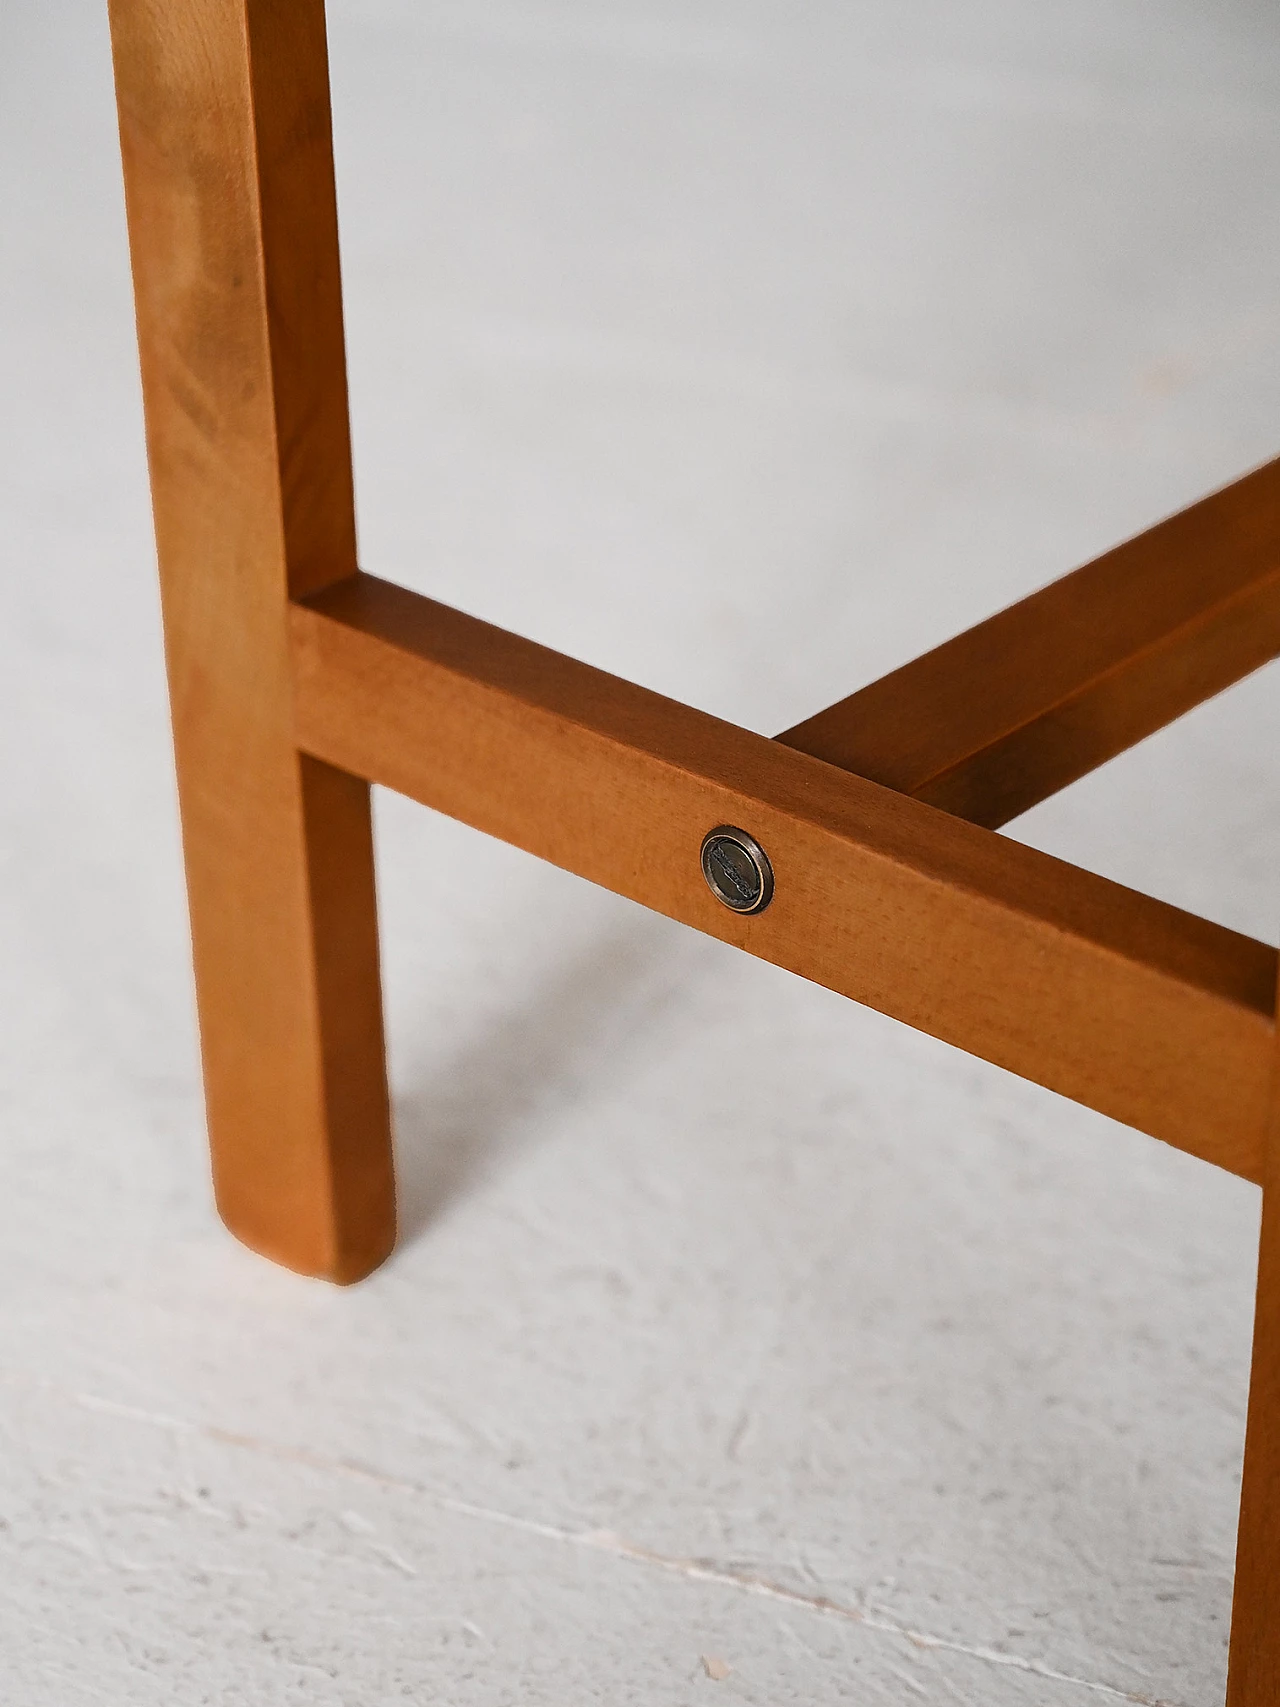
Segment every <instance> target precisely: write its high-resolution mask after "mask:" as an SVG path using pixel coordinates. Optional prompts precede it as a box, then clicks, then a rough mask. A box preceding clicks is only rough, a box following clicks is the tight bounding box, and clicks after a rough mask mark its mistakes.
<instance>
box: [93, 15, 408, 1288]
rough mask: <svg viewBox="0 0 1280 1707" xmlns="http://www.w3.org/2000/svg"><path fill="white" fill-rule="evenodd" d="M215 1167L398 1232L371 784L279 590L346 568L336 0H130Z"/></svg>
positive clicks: (266, 1240)
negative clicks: (309, 688)
mask: <svg viewBox="0 0 1280 1707" xmlns="http://www.w3.org/2000/svg"><path fill="white" fill-rule="evenodd" d="M111 26H112V40H113V47H114V53H115V63H116V79H117V91H118V99H119V110H120V135H121V144H122V149H123V154H124V166H125V184H126V194H127V206H128V217H129V235H130V243H131V249H132V255H133V270H134V285H135V291H136V297H137V314H138V335H139V343H140V348H141V358H142V377H143V389H144V395H145V403H146V423H147V447H148V454H149V458H150V464H151V484H152V494H153V502H154V510H155V526H156V539H157V544H158V550H159V560H160V580H161V591H162V598H163V606H164V627H165V645H166V652H167V658H168V670H169V685H170V697H171V702H172V709H173V733H174V746H175V750H176V756H177V767H178V788H179V798H180V802H181V811H182V827H183V845H184V849H185V855H186V866H187V887H188V893H189V897H190V908H191V928H192V940H193V945H194V959H195V978H196V1000H197V1006H198V1009H199V1017H200V1034H201V1047H202V1053H203V1059H204V1077H205V1094H206V1103H207V1108H208V1120H209V1136H210V1142H211V1146H212V1158H213V1176H214V1185H215V1190H216V1193H217V1199H218V1205H219V1208H220V1210H221V1212H222V1214H223V1216H224V1217H225V1219H226V1221H227V1223H228V1225H229V1226H230V1227H231V1228H232V1229H233V1230H234V1231H235V1232H236V1233H237V1234H239V1236H240V1237H241V1238H242V1239H244V1240H245V1241H246V1242H247V1243H248V1244H250V1245H252V1246H253V1247H254V1248H255V1249H257V1250H260V1251H263V1252H265V1253H266V1254H267V1255H269V1256H272V1257H275V1258H276V1259H278V1260H279V1261H281V1262H284V1263H287V1264H289V1265H290V1266H291V1267H294V1268H299V1269H303V1270H305V1271H307V1272H309V1273H315V1274H324V1275H328V1276H331V1277H332V1278H334V1279H338V1280H350V1279H355V1278H357V1277H358V1276H360V1275H362V1274H365V1273H367V1272H368V1271H369V1269H370V1268H372V1267H374V1266H375V1265H376V1264H377V1263H378V1262H380V1261H381V1259H382V1258H383V1257H384V1256H385V1255H386V1253H387V1251H388V1250H389V1249H390V1248H391V1245H392V1242H393V1239H394V1226H395V1217H394V1199H393V1188H392V1175H391V1152H390V1135H389V1120H388V1111H387V1090H386V1077H385V1068H384V1065H383V1045H382V1021H381V997H380V993H379V980H378V952H377V926H376V916H375V909H374V888H373V856H372V843H371V836H370V822H369V790H368V783H367V782H366V781H365V780H364V779H361V778H356V777H354V776H351V775H347V774H344V773H342V772H341V771H337V770H334V769H332V768H331V767H329V766H327V765H324V764H320V763H317V762H316V761H315V760H314V759H309V758H306V757H303V756H301V755H300V754H299V753H298V751H297V747H296V744H295V741H294V737H293V713H292V705H291V689H290V665H289V652H288V634H287V624H286V619H287V610H288V599H289V595H290V593H295V594H301V593H308V592H314V591H315V590H317V589H318V588H321V587H324V586H327V585H329V584H331V583H333V582H335V581H338V580H341V579H342V577H344V576H346V575H350V574H351V573H352V571H353V569H354V567H355V532H354V521H353V505H352V491H351V459H350V450H349V445H348V429H347V397H346V377H345V368H344V356H343V339H342V305H341V294H340V287H339V276H338V247H337V221H336V214H335V207H334V190H333V163H332V151H331V147H330V139H329V95H328V65H327V59H326V51H325V36H324V13H323V8H322V5H321V0H287V3H275V4H253V5H250V6H247V7H246V6H243V5H239V4H232V3H229V0H112V4H111Z"/></svg>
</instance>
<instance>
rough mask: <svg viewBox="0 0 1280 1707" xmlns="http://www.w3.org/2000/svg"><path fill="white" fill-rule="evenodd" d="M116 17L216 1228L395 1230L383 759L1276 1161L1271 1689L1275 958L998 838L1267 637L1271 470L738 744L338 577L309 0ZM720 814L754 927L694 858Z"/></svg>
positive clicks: (1265, 1293) (1259, 1523) (1224, 680)
mask: <svg viewBox="0 0 1280 1707" xmlns="http://www.w3.org/2000/svg"><path fill="white" fill-rule="evenodd" d="M110 7H111V23H112V38H113V46H114V52H115V61H116V77H117V90H118V97H119V107H120V132H121V142H122V148H123V156H124V165H125V182H126V192H127V205H128V216H129V231H130V242H131V248H132V254H133V265H134V282H135V289H136V296H137V311H138V330H139V343H140V349H141V360H142V375H143V389H144V394H145V402H146V419H147V441H148V451H149V456H150V464H151V480H152V490H153V496H154V508H155V522H156V538H157V545H158V552H159V560H160V579H161V591H162V600H163V607H164V621H165V640H166V651H167V659H168V670H169V681H170V692H171V700H172V709H173V728H174V744H175V751H176V757H177V768H178V783H179V797H180V803H181V811H182V822H183V839H184V849H185V857H186V865H187V880H188V889H189V894H190V905H191V923H192V937H193V944H194V961H195V976H196V996H197V1005H198V1009H199V1017H200V1030H201V1047H202V1054H203V1061H204V1073H205V1086H206V1096H207V1105H208V1119H209V1132H210V1141H211V1149H212V1157H213V1173H214V1184H215V1190H216V1194H217V1199H218V1204H219V1208H220V1210H221V1212H222V1214H223V1216H224V1217H225V1219H226V1221H227V1223H228V1225H229V1226H230V1227H231V1228H232V1229H233V1230H234V1231H235V1232H236V1233H237V1234H239V1236H240V1237H241V1238H243V1239H244V1240H245V1241H246V1242H247V1243H249V1244H250V1245H252V1246H254V1247H255V1248H256V1249H257V1250H260V1251H263V1252H265V1253H266V1254H268V1255H270V1256H272V1257H274V1258H276V1259H277V1260H279V1261H281V1262H284V1263H287V1264H289V1265H290V1266H292V1267H294V1268H297V1269H300V1270H302V1271H303V1272H305V1273H309V1274H317V1275H325V1276H328V1277H329V1278H331V1279H335V1280H352V1279H355V1278H358V1277H359V1276H360V1275H362V1274H365V1273H367V1272H368V1271H369V1270H370V1269H371V1268H373V1267H374V1266H376V1264H377V1263H378V1262H379V1261H381V1259H382V1258H383V1257H384V1256H385V1255H386V1254H387V1252H388V1251H389V1249H390V1248H391V1245H392V1243H393V1240H394V1232H395V1214H394V1191H393V1182H392V1169H391V1150H390V1128H389V1117H388V1099H387V1086H386V1074H385V1066H384V1054H383V1040H382V1016H381V996H380V990H379V979H378V949H377V923H376V911H375V900H374V875H373V849H372V839H371V832H370V818H369V781H370V780H373V781H377V782H381V783H384V784H386V785H387V786H389V787H392V788H396V789H399V790H400V791H402V792H403V793H405V794H408V795H411V796H413V797H414V798H416V799H418V800H421V801H424V802H425V803H427V804H428V805H431V806H434V807H436V808H438V809H439V810H441V811H444V812H448V813H451V814H452V815H454V816H455V817H458V818H461V819H463V820H465V821H466V822H467V823H470V824H473V825H475V826H477V827H478V828H480V829H482V830H486V831H488V832H489V833H490V834H493V835H497V836H501V837H503V838H505V839H506V840H508V841H511V842H513V843H515V844H517V845H518V846H520V847H523V848H526V849H528V850H529V851H530V852H532V853H536V854H538V855H540V856H541V857H543V858H545V859H549V860H553V861H554V862H556V863H557V864H559V865H562V866H564V867H565V868H566V869H568V870H570V871H575V872H578V873H580V874H581V875H582V876H584V877H587V878H589V879H591V880H592V881H594V882H597V883H601V884H604V885H606V886H607V887H608V888H611V889H614V890H616V891H618V892H619V893H620V894H623V895H628V896H630V897H632V898H633V899H634V900H637V901H640V902H642V903H644V904H645V905H646V906H649V907H653V908H656V909H657V910H658V911H660V912H663V913H666V914H668V915H670V916H671V917H673V918H676V919H681V920H683V921H684V922H686V923H687V924H690V925H692V926H694V927H695V928H697V929H699V930H702V931H706V932H708V933H709V934H711V935H713V936H717V937H720V938H722V939H723V940H725V941H728V942H731V943H735V944H737V945H738V946H739V947H741V948H744V949H746V950H748V951H749V952H750V953H753V954H757V955H759V956H761V957H762V958H764V959H767V960H771V961H774V962H776V963H777V964H779V965H781V966H786V967H790V968H791V969H792V970H794V971H796V972H798V973H800V974H802V975H803V976H805V977H807V978H811V979H814V980H816V981H817V982H819V983H822V984H825V985H828V986H829V987H830V988H832V989H834V990H838V991H842V992H843V993H844V994H846V995H849V996H851V997H853V998H854V999H855V1000H857V1001H860V1002H865V1003H868V1004H870V1005H871V1006H874V1007H876V1008H879V1009H881V1010H882V1011H884V1012H885V1013H888V1014H892V1015H895V1016H897V1017H898V1018H900V1019H902V1020H905V1021H906V1022H907V1023H908V1024H910V1025H913V1026H916V1027H919V1028H920V1029H921V1030H924V1031H928V1032H930V1033H932V1034H933V1035H934V1036H937V1037H941V1038H944V1039H946V1040H947V1041H949V1042H951V1043H953V1044H956V1045H957V1046H959V1047H960V1048H963V1049H966V1050H969V1051H971V1052H972V1053H974V1054H977V1055H981V1056H983V1057H985V1058H986V1059H987V1060H990V1061H994V1062H997V1063H999V1064H1000V1065H1002V1066H1005V1067H1007V1068H1009V1069H1011V1070H1012V1071H1014V1072H1017V1073H1020V1074H1022V1075H1023V1076H1025V1077H1027V1078H1029V1079H1033V1080H1035V1081H1037V1082H1038V1083H1040V1084H1043V1085H1046V1086H1049V1087H1051V1088H1052V1089H1055V1090H1057V1091H1060V1092H1062V1093H1063V1094H1065V1095H1067V1096H1070V1097H1073V1098H1075V1099H1076V1100H1077V1101H1079V1102H1082V1103H1085V1104H1088V1105H1089V1106H1091V1107H1093V1108H1096V1109H1099V1110H1101V1111H1103V1112H1104V1113H1107V1114H1110V1115H1113V1116H1114V1117H1116V1118H1117V1119H1119V1120H1122V1121H1125V1122H1127V1123H1129V1124H1130V1125H1133V1126H1136V1127H1139V1128H1140V1129H1142V1130H1143V1131H1146V1132H1149V1133H1152V1134H1153V1135H1155V1136H1156V1137H1158V1138H1162V1139H1164V1140H1166V1141H1167V1142H1169V1143H1171V1144H1174V1145H1176V1146H1178V1147H1179V1148H1181V1149H1183V1150H1186V1151H1188V1152H1190V1153H1191V1154H1192V1155H1195V1156H1198V1157H1201V1158H1203V1159H1204V1160H1206V1161H1210V1162H1213V1163H1216V1164H1217V1165H1218V1166H1220V1167H1224V1168H1227V1169H1229V1170H1231V1171H1232V1172H1234V1173H1237V1174H1240V1175H1242V1176H1243V1177H1244V1178H1246V1179H1250V1180H1256V1181H1264V1214H1263V1233H1262V1249H1261V1260H1260V1266H1259V1289H1258V1313H1257V1326H1256V1336H1255V1349H1254V1379H1253V1385H1252V1393H1251V1399H1250V1411H1249V1428H1248V1444H1247V1451H1246V1463H1245V1476H1244V1494H1243V1500H1242V1508H1241V1527H1240V1555H1239V1570H1238V1580H1237V1589H1236V1604H1235V1614H1234V1624H1233V1635H1232V1649H1231V1681H1230V1686H1229V1699H1230V1707H1277V1704H1280V1545H1278V1543H1280V1120H1277V1118H1276V1117H1275V1116H1274V1115H1273V1116H1272V1121H1271V1137H1270V1139H1268V1105H1269V1100H1272V1099H1273V1091H1272V1080H1273V1077H1274V1059H1275V1049H1276V1027H1275V1007H1276V953H1275V951H1274V950H1273V949H1271V948H1268V947H1266V946H1264V945H1263V944H1261V943H1256V942H1253V941H1250V940H1249V939H1247V938H1244V937H1240V936H1238V935H1236V934H1235V933H1234V932H1231V931H1227V930H1223V929H1222V928H1220V927H1218V926H1216V925H1213V924H1210V923H1208V922H1207V921H1205V920H1203V919H1197V918H1193V917H1192V916H1190V915H1188V914H1186V913H1183V912H1180V911H1179V910H1178V909H1177V908H1173V907H1168V906H1166V905H1164V904H1163V903H1161V902H1158V901H1155V900H1152V899H1150V898H1148V897H1146V896H1142V895H1138V894H1135V893H1134V892H1133V891H1131V890H1127V889H1124V888H1122V887H1120V886H1119V885H1117V884H1113V883H1109V882H1107V881H1105V880H1104V879H1102V878H1099V877H1096V876H1094V875H1092V874H1091V873H1088V872H1084V871H1080V870H1077V869H1075V868H1074V867H1072V866H1069V865H1065V864H1063V863H1062V862H1061V861H1058V860H1055V859H1052V858H1050V857H1048V856H1047V855H1044V854H1041V853H1038V852H1036V851H1034V850H1032V849H1030V848H1026V847H1023V846H1021V845H1020V844H1017V843H1013V842H1009V841H1006V840H1005V839H1003V838H1001V837H999V836H997V835H995V834H994V828H995V827H996V826H998V825H999V824H1001V823H1003V822H1005V821H1006V820H1007V819H1008V818H1010V817H1012V816H1013V815H1015V814H1016V813H1017V812H1020V811H1022V810H1024V809H1025V808H1026V807H1028V806H1030V805H1032V804H1034V802H1036V801H1037V800H1040V799H1043V798H1044V797H1045V796H1046V795H1048V794H1050V793H1052V792H1053V791H1054V790H1055V789H1057V788H1061V787H1063V786H1064V785H1065V784H1066V783H1068V782H1070V781H1072V780H1074V779H1075V778H1076V777H1078V776H1081V775H1083V774H1084V773H1085V772H1086V771H1087V770H1089V769H1091V768H1092V767H1093V766H1095V765H1097V764H1100V763H1101V762H1102V761H1103V760H1105V759H1107V758H1109V757H1111V756H1112V755H1113V754H1114V753H1117V752H1119V751H1121V750H1122V749H1123V748H1124V747H1126V746H1128V745H1130V744H1131V743H1132V742H1134V741H1137V740H1139V739H1141V738H1142V737H1143V736H1144V735H1146V734H1148V733H1150V732H1151V731H1152V730H1154V729H1156V728H1158V727H1159V726H1160V725H1161V724H1163V723H1165V722H1168V721H1169V720H1170V719H1171V718H1173V717H1176V716H1178V715H1180V713H1181V712H1183V711H1185V710H1186V709H1187V708H1188V707H1190V706H1192V705H1194V704H1196V703H1197V702H1198V701H1199V700H1201V699H1203V698H1205V697H1207V696H1208V695H1209V694H1211V693H1215V692H1217V691H1218V690H1219V689H1220V688H1222V687H1224V686H1226V685H1227V684H1228V683H1229V682H1231V681H1234V680H1235V679H1236V678H1237V677H1239V676H1240V675H1242V674H1244V673H1245V672H1246V671H1248V670H1251V669H1253V668H1256V667H1257V666H1258V665H1259V664H1261V663H1263V662H1265V661H1266V660H1267V659H1268V658H1270V657H1272V656H1274V655H1275V654H1276V652H1277V651H1278V650H1280V463H1273V464H1270V465H1269V466H1268V467H1266V468H1263V469H1260V470H1258V471H1257V472H1256V473H1254V474H1252V475H1250V476H1248V477H1246V478H1245V479H1243V480H1241V481H1238V482H1237V483H1236V484H1235V485H1234V486H1232V487H1230V488H1227V489H1226V490H1225V491H1223V492H1221V493H1218V494H1216V495H1214V496H1213V497H1211V498H1209V499H1206V500H1203V501H1202V502H1201V503H1199V504H1197V505H1194V506H1193V507H1192V508H1191V509H1189V510H1186V511H1184V512H1183V513H1182V514H1181V515H1179V516H1175V517H1173V518H1171V519H1170V520H1169V521H1167V522H1164V523H1162V524H1160V526H1158V527H1156V528H1153V529H1152V530H1151V531H1150V532H1148V533H1146V534H1144V535H1142V536H1140V537H1139V538H1138V539H1136V540H1131V541H1130V542H1129V543H1128V544H1127V545H1124V546H1121V547H1119V548H1117V549H1116V550H1115V551H1114V552H1111V553H1109V554H1108V555H1107V556H1105V557H1103V558H1100V559H1099V560H1098V561H1097V562H1096V563H1093V564H1090V565H1087V566H1086V567H1085V568H1084V569H1081V570H1079V571H1077V572H1076V573H1075V574H1074V575H1070V576H1067V577H1066V578H1065V579H1064V580H1062V581H1059V582H1057V583H1055V584H1054V585H1053V586H1051V587H1048V588H1046V589H1044V590H1043V591H1042V592H1040V593H1037V594H1035V595H1034V596H1033V597H1032V598H1030V599H1027V600H1024V601H1023V602H1022V603H1021V604H1018V605H1015V606H1013V607H1012V608H1011V609H1010V610H1008V611H1005V612H1002V613H1000V614H999V615H998V616H995V617H993V618H991V619H990V620H989V621H988V622H985V623H982V624H979V626H978V627H977V628H974V629H972V630H970V631H969V632H968V633H967V634H963V635H960V636H958V637H957V638H956V639H955V640H953V641H950V642H948V643H947V645H945V646H942V647H939V648H938V649H937V650H935V651H934V652H932V653H929V654H928V655H927V656H926V657H924V658H921V659H917V660H916V661H915V662H914V663H912V664H908V665H906V666H904V667H903V668H902V669H901V670H898V671H895V672H894V673H893V674H892V675H890V676H887V677H885V678H884V679H883V680H882V681H880V682H877V683H873V684H872V685H871V686H870V687H868V688H864V689H863V690H862V691H861V692H860V693H857V694H854V695H853V696H852V697H851V698H849V699H847V700H844V701H841V702H840V704H838V705H836V706H834V707H831V708H829V709H828V710H827V711H825V712H822V713H819V714H818V715H817V716H816V717H814V718H811V719H809V720H808V721H807V722H805V723H803V724H800V725H798V726H797V727H796V728H795V729H792V730H790V731H788V732H787V733H786V734H785V735H783V736H781V737H779V739H778V740H777V741H769V740H766V739H764V738H763V737H761V736H758V735H754V734H751V733H749V732H748V731H746V730H742V729H737V728H734V727H733V726H731V725H729V724H726V723H723V722H720V721H719V720H717V719H715V718H712V717H708V716H706V715H704V714H702V713H700V712H696V711H693V710H690V709H689V708H688V707H685V706H681V705H677V704H674V703H673V702H672V701H670V700H666V699H663V698H662V697H661V696H660V695H657V694H652V693H649V692H647V691H646V690H644V689H641V688H639V687H636V686H634V685H633V684H631V683H627V682H622V681H619V680H617V679H616V678H615V677H611V676H608V675H606V674H605V673H604V672H602V671H599V670H594V669H592V668H591V667H590V666H588V665H585V664H581V663H577V662H575V661H574V660H572V659H569V658H564V657H562V656H560V655H558V654H556V653H554V652H550V651H548V650H547V649H546V648H544V647H540V646H536V645H534V644H533V643H531V642H529V641H525V640H521V639H519V638H518V637H516V636H514V635H510V634H505V633H503V632H502V631H501V630H498V629H495V628H493V627H491V626H489V625H488V624H486V623H483V622H481V621H478V620H477V619H475V618H473V617H469V616H464V615H462V614H460V613H459V612H457V611H452V610H449V609H447V608H446V607H444V606H441V605H438V604H435V603H433V602H432V601H431V600H429V599H423V598H420V597H418V596H417V595H415V594H412V593H409V592H406V591H405V590H404V589H402V588H398V587H393V586H390V585H389V584H387V583H386V582H381V581H377V580H375V579H373V578H372V577H370V576H366V575H362V574H360V573H358V571H357V565H356V550H355V531H354V520H353V503H352V490H351V461H350V448H349V443H348V425H347V400H346V376H345V366H344V356H343V338H342V308H341V291H340V283H339V270H338V244H337V222H336V214H335V207H334V187H333V162H332V146H331V138H330V119H329V97H328V69H327V61H326V48H325V34H324V15H323V6H322V0H110ZM913 796H914V798H912V797H913ZM726 822H727V823H733V824H737V825H739V826H740V827H741V828H743V829H745V830H748V831H749V832H750V833H751V834H752V835H753V836H754V837H755V838H756V840H757V841H758V842H760V843H761V844H762V845H763V846H764V848H765V849H766V851H767V852H768V854H769V857H770V859H771V861H772V864H773V869H774V876H775V880H776V890H775V898H774V900H773V902H772V904H771V905H770V906H769V907H768V908H767V909H765V910H763V911H761V912H760V913H758V914H756V915H753V916H750V917H743V916H739V915H737V914H734V913H732V912H730V911H727V910H726V909H725V908H724V907H722V906H721V905H720V903H719V902H718V901H716V900H715V899H714V898H713V896H712V895H711V893H710V891H709V890H708V889H707V887H706V885H705V884H704V882H703V881H702V877H701V873H700V869H699V864H698V850H699V845H700V843H701V840H702V837H703V836H704V834H705V833H706V832H707V831H708V830H709V829H711V828H712V827H713V826H714V825H716V824H720V823H726Z"/></svg>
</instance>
